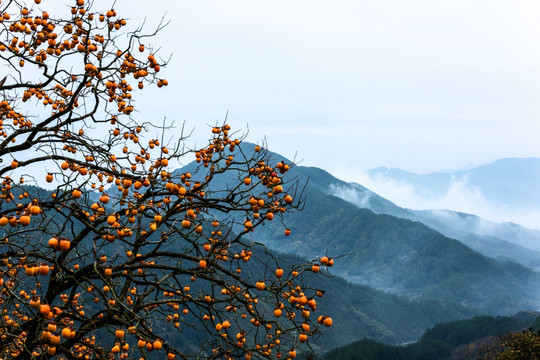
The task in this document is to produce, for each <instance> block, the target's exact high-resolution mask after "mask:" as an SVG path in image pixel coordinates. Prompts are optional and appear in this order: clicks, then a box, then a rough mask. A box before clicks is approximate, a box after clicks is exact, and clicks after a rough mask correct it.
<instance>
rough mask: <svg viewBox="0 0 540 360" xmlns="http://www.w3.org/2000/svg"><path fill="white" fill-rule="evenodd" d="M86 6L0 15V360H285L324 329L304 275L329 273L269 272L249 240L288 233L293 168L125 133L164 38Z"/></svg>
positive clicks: (223, 141) (246, 147)
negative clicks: (155, 41)
mask: <svg viewBox="0 0 540 360" xmlns="http://www.w3.org/2000/svg"><path fill="white" fill-rule="evenodd" d="M95 4H97V2H92V1H88V0H86V1H85V0H72V1H71V4H68V7H67V8H65V9H64V10H65V12H66V14H64V15H63V16H55V15H53V12H52V11H51V13H49V12H47V11H45V10H44V9H42V6H44V4H42V1H41V0H34V1H32V2H29V1H20V0H8V1H5V0H1V1H0V63H1V64H2V67H1V68H2V69H10V71H11V72H10V73H9V75H8V76H6V78H4V79H3V80H2V81H0V93H1V94H2V101H1V102H0V157H1V160H2V162H1V164H0V311H1V312H2V314H1V317H0V359H2V360H3V359H6V360H7V359H34V358H36V359H48V358H53V357H58V358H66V359H98V358H99V359H117V358H121V359H125V358H147V357H150V358H163V359H165V358H166V359H168V360H173V359H175V358H176V359H187V358H192V357H193V358H195V357H198V356H201V354H204V356H205V357H207V358H209V359H213V358H216V359H217V358H219V359H238V358H245V359H256V358H283V359H293V358H295V357H296V354H297V351H302V350H308V349H310V348H311V345H312V344H311V343H312V340H311V339H313V337H314V336H315V335H317V334H319V333H320V329H321V328H323V327H329V326H331V325H332V319H331V318H330V317H329V316H327V315H321V314H318V313H317V315H313V313H315V312H316V311H317V299H318V298H319V297H321V296H323V294H324V292H323V291H322V290H320V289H314V288H310V287H309V286H307V285H304V282H303V281H302V280H301V278H302V273H304V272H306V271H309V272H313V273H319V272H320V271H321V268H324V267H328V266H332V265H333V260H332V259H331V258H328V257H326V256H324V257H322V258H320V259H316V260H314V261H311V262H308V263H305V264H290V263H288V264H281V263H280V262H279V259H278V258H277V257H276V256H275V255H272V254H271V253H269V252H268V251H266V250H265V249H264V247H262V246H261V245H257V244H255V243H254V242H253V241H252V240H251V236H250V235H251V232H252V231H255V230H256V228H257V227H259V226H260V225H262V224H264V223H270V222H271V224H272V225H279V226H282V230H281V231H283V235H284V236H288V235H290V234H291V230H289V229H288V228H287V227H286V226H285V225H284V224H285V220H286V218H284V215H286V213H287V212H289V211H291V210H295V209H298V208H299V207H300V204H301V202H302V199H301V196H300V195H299V193H300V192H299V189H298V183H297V182H295V181H294V179H288V177H287V175H288V174H289V171H290V168H291V167H292V164H287V163H286V162H285V161H279V162H274V161H272V159H271V156H270V155H269V153H268V152H267V151H266V150H265V149H264V148H262V147H260V146H258V145H257V146H254V145H250V144H245V143H242V140H243V139H242V138H237V136H235V134H234V133H232V132H231V128H230V126H229V125H227V124H223V125H219V126H214V127H213V128H212V130H211V135H210V139H209V141H208V143H207V144H206V145H205V146H203V147H202V148H198V149H195V150H186V149H185V147H184V146H183V145H184V144H185V140H186V138H185V137H184V136H183V134H182V133H180V134H178V135H177V136H175V137H173V138H172V139H169V138H167V137H166V134H167V131H165V130H166V127H162V128H160V127H157V126H154V125H153V124H151V123H141V122H137V121H136V119H134V114H135V113H134V106H135V103H134V99H133V98H132V95H134V94H135V93H136V92H137V91H142V89H143V88H145V85H155V86H157V87H158V88H161V87H163V86H166V85H168V82H167V80H166V79H164V78H161V77H159V76H158V73H159V72H160V70H161V68H162V67H164V66H165V65H166V61H163V60H161V59H160V58H159V56H158V55H157V53H155V52H154V51H153V50H152V46H151V44H149V43H148V40H149V39H150V37H151V36H153V35H154V34H155V33H157V31H158V30H160V29H161V25H160V26H159V27H158V29H156V31H155V32H154V33H151V34H150V35H146V34H143V33H142V29H141V28H137V29H135V30H130V31H129V32H127V31H125V30H124V27H125V26H127V25H128V21H126V20H125V19H123V18H121V17H119V15H118V14H117V12H116V11H115V10H114V9H105V10H104V11H96V10H94V9H93V7H94V5H95ZM145 43H146V44H145ZM149 129H157V130H158V131H159V132H161V134H162V135H161V136H160V138H155V137H153V138H150V136H149V131H148V130H149ZM171 144H172V145H171ZM188 162H191V163H190V164H189V165H188V166H187V167H186V168H184V169H183V170H181V171H176V172H175V171H172V167H173V164H186V163H188ZM43 169H45V172H44V173H40V171H42V170H43ZM43 184H47V187H48V188H49V189H52V190H43V187H44V186H41V185H43ZM257 250H259V251H260V252H261V254H260V255H259V256H257ZM178 337H180V338H183V339H184V340H183V341H175V339H177V338H178ZM194 339H196V340H197V341H194Z"/></svg>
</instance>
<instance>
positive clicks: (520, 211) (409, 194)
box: [344, 173, 540, 229]
mask: <svg viewBox="0 0 540 360" xmlns="http://www.w3.org/2000/svg"><path fill="white" fill-rule="evenodd" d="M357 182H358V183H360V184H362V185H363V186H365V187H367V188H368V189H370V190H371V191H373V192H375V193H377V194H378V195H380V196H382V197H384V198H386V199H388V200H390V201H392V202H393V203H395V204H396V205H398V206H400V207H403V208H408V209H413V210H439V209H445V210H452V211H458V212H464V213H468V214H474V215H478V216H480V217H482V218H484V219H486V220H489V221H493V222H512V223H515V224H519V225H521V226H524V227H526V228H529V229H540V205H539V207H537V208H531V207H527V208H518V207H515V206H501V205H500V204H494V202H493V201H490V199H489V198H487V197H486V196H485V195H484V193H483V191H482V189H481V188H479V187H475V186H472V185H470V184H469V181H468V177H467V176H463V177H459V178H456V177H452V180H451V182H450V185H449V186H448V187H447V188H446V189H445V191H443V192H441V193H438V194H434V193H429V192H426V191H422V189H420V188H417V187H415V186H414V185H412V184H410V183H407V182H404V181H397V180H395V179H390V178H387V177H383V176H375V177H372V176H370V175H368V174H367V173H362V174H360V176H359V178H358V181H357ZM351 197H352V195H349V198H351ZM352 198H354V197H352ZM344 199H347V198H346V197H344ZM364 201H365V199H364Z"/></svg>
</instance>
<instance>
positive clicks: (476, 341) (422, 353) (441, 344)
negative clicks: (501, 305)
mask: <svg viewBox="0 0 540 360" xmlns="http://www.w3.org/2000/svg"><path fill="white" fill-rule="evenodd" d="M538 315H539V313H537V312H520V313H518V314H515V315H514V316H511V317H503V316H498V317H492V316H477V317H474V318H471V319H466V320H460V321H454V322H450V323H445V324H438V325H436V326H434V327H433V328H431V329H428V330H427V331H426V332H425V333H424V335H422V337H421V338H420V340H419V341H418V342H415V343H412V344H408V345H405V346H389V345H385V344H381V343H378V342H375V341H373V340H368V339H363V340H360V341H356V342H354V343H351V344H348V345H346V346H342V347H339V348H337V349H333V350H330V351H328V352H327V353H326V354H324V355H322V356H321V358H322V359H324V360H335V359H340V360H381V359H386V360H390V359H392V360H428V359H429V360H438V359H441V360H443V359H476V358H477V356H479V355H481V352H482V349H483V347H484V346H486V345H487V344H489V343H490V342H491V341H492V339H493V338H495V337H496V336H498V335H501V334H504V333H507V332H511V331H512V332H514V331H521V330H523V329H528V328H529V327H531V326H534V325H535V324H536V323H537V322H538V319H540V318H539V317H538Z"/></svg>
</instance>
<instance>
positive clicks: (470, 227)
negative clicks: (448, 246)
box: [330, 183, 540, 270]
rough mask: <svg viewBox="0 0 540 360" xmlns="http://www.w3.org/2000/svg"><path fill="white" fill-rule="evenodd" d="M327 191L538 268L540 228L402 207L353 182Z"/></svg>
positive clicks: (497, 256) (500, 257) (483, 251)
mask: <svg viewBox="0 0 540 360" xmlns="http://www.w3.org/2000/svg"><path fill="white" fill-rule="evenodd" d="M330 191H331V192H332V193H333V194H334V195H336V196H338V197H340V198H341V199H343V200H346V201H348V202H350V203H352V204H354V205H356V206H358V207H360V208H366V209H370V210H371V211H373V212H375V213H377V214H387V215H393V216H397V217H400V218H404V219H409V220H413V221H419V222H421V223H423V224H425V225H427V226H429V227H430V228H432V229H434V230H436V231H438V232H440V233H441V234H443V235H445V236H447V237H450V238H453V239H457V240H459V241H461V242H462V243H464V244H465V245H467V246H468V247H470V248H471V249H473V250H476V251H478V252H480V253H481V254H484V255H486V256H490V257H493V258H495V259H498V260H500V261H515V262H518V263H520V264H522V265H525V266H527V267H530V268H532V269H535V270H539V269H540V251H539V250H538V249H540V231H538V230H531V229H526V228H524V227H522V226H520V225H517V224H513V223H508V222H507V223H495V222H491V221H487V220H485V219H482V218H481V217H479V216H476V215H471V214H466V213H461V212H455V211H450V210H410V209H404V208H401V207H399V206H397V205H395V204H394V203H392V202H390V201H389V200H386V199H384V198H382V197H381V196H379V195H377V194H376V193H374V192H373V191H371V190H369V189H367V188H365V187H364V186H362V185H360V184H356V183H340V184H339V185H336V184H333V185H331V186H330Z"/></svg>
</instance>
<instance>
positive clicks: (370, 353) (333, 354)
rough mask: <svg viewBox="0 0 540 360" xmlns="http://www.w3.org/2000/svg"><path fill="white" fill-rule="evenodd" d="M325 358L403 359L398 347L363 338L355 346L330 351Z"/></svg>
mask: <svg viewBox="0 0 540 360" xmlns="http://www.w3.org/2000/svg"><path fill="white" fill-rule="evenodd" d="M324 359H325V360H403V357H402V355H401V353H400V350H399V348H398V347H395V346H389V345H384V344H380V343H378V342H376V341H373V340H369V339H363V340H360V341H357V342H355V346H354V347H351V346H344V347H341V348H338V349H335V350H332V351H330V352H328V353H327V354H326V355H325V356H324Z"/></svg>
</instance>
